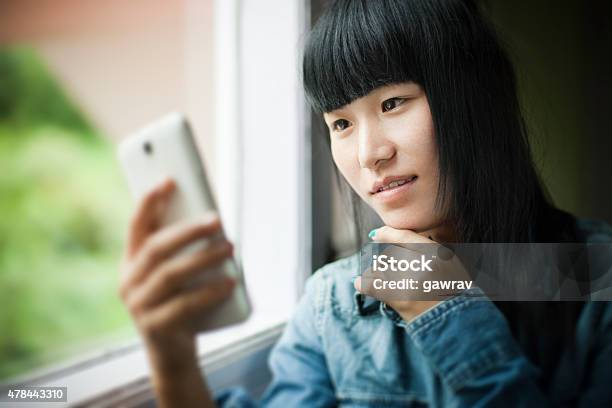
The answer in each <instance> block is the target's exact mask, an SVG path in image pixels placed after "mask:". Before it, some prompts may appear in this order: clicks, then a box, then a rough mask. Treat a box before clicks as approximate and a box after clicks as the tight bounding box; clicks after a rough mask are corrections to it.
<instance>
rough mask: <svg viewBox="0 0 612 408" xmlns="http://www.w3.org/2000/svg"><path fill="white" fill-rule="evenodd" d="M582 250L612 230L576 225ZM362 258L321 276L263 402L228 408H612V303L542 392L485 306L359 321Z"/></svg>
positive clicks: (587, 325)
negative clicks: (356, 278) (406, 318)
mask: <svg viewBox="0 0 612 408" xmlns="http://www.w3.org/2000/svg"><path fill="white" fill-rule="evenodd" d="M577 226H578V229H579V231H580V232H581V234H582V236H583V237H584V241H586V242H593V243H596V242H612V228H611V227H610V226H609V225H607V224H605V223H602V222H598V221H588V220H579V221H578V224H577ZM358 262H359V259H358V255H353V256H351V257H348V258H344V259H341V260H339V261H336V262H333V263H331V264H328V265H326V266H324V267H323V268H321V269H319V270H318V271H317V272H316V273H315V274H313V275H312V276H311V277H310V278H309V279H308V281H307V284H306V290H305V293H304V295H303V297H302V298H301V300H300V302H299V304H298V306H297V308H296V310H295V312H294V315H293V317H292V319H291V320H290V321H289V322H288V324H287V326H286V329H285V331H284V333H283V335H282V336H281V338H280V340H279V341H278V343H277V344H276V345H275V347H274V348H273V351H272V352H271V354H270V357H269V366H270V369H271V371H272V376H273V377H272V381H271V383H270V385H269V386H268V388H267V390H266V392H265V393H264V395H263V396H262V398H261V400H259V401H255V400H254V399H252V398H250V396H248V395H247V394H246V393H245V392H244V391H242V390H241V389H236V388H234V389H230V390H225V391H223V392H221V393H219V394H217V395H216V402H217V403H218V404H219V406H224V407H253V406H265V407H268V406H270V407H283V408H288V407H323V406H338V405H340V406H346V407H366V406H367V407H371V406H376V407H378V406H388V407H400V406H401V407H420V406H442V407H448V406H450V407H480V406H508V407H519V406H520V407H522V406H530V407H531V406H533V407H546V406H555V407H556V406H576V405H578V406H588V407H594V406H609V407H610V406H612V383H611V380H612V303H609V302H603V301H592V302H587V303H586V305H585V307H584V308H583V309H582V311H581V314H580V316H579V319H578V322H577V326H576V332H575V336H576V345H577V346H576V347H575V348H574V349H572V350H573V351H571V352H570V351H568V350H566V351H565V354H564V355H563V356H562V358H561V360H560V363H559V367H558V369H557V370H556V374H555V378H553V379H552V381H551V382H550V384H551V385H550V387H549V388H548V389H547V390H546V391H544V390H542V389H540V388H539V386H538V377H539V374H540V370H539V369H538V368H537V367H536V366H535V365H534V364H532V363H531V362H530V361H529V359H528V358H527V357H526V356H525V354H524V352H523V351H522V350H521V348H520V346H519V344H518V343H517V341H516V340H515V339H514V338H513V336H512V334H511V332H510V328H509V326H508V323H507V321H506V319H505V317H504V316H503V314H502V313H501V312H500V311H499V309H498V308H497V307H496V306H495V305H494V304H493V302H491V301H489V300H482V299H478V300H477V299H475V298H474V297H469V296H456V297H454V298H451V299H449V300H445V301H443V302H440V303H439V304H437V305H436V306H434V307H433V308H431V309H429V310H427V311H426V312H424V313H422V314H421V315H419V316H418V317H416V318H415V319H413V320H412V321H410V322H405V321H404V320H402V319H401V318H400V317H399V315H398V314H397V313H396V312H395V311H394V310H393V309H391V308H387V307H386V305H385V304H384V303H382V302H377V303H374V305H370V306H369V307H376V308H377V309H376V312H375V313H369V314H366V315H362V314H360V313H359V305H358V302H357V301H356V296H355V290H354V288H353V284H352V279H353V277H354V276H356V275H357V274H358Z"/></svg>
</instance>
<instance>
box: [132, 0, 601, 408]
mask: <svg viewBox="0 0 612 408" xmlns="http://www.w3.org/2000/svg"><path fill="white" fill-rule="evenodd" d="M303 76H304V78H303V79H304V86H305V89H306V93H307V95H308V97H309V100H310V102H311V104H312V106H313V108H314V109H315V110H317V111H318V112H321V113H322V114H323V118H324V120H325V122H326V124H327V126H328V128H329V141H330V147H331V151H332V156H333V159H334V162H335V164H336V167H337V169H338V170H339V172H340V174H341V175H342V179H343V180H345V181H346V182H347V183H348V185H349V186H350V189H351V191H352V193H353V194H354V197H355V198H356V201H357V202H365V203H366V204H367V205H369V206H370V207H371V208H373V209H374V210H375V211H376V212H377V213H378V215H379V216H380V217H381V219H382V220H383V222H384V224H385V225H384V226H383V227H381V228H379V229H377V230H375V231H373V233H372V234H370V236H371V239H373V240H374V241H375V242H391V243H416V242H423V243H434V242H460V243H473V242H609V241H610V240H611V239H612V228H610V227H609V226H608V225H606V224H604V223H600V222H594V221H586V220H579V219H576V218H575V217H573V216H571V215H569V214H567V213H564V212H562V211H560V210H557V209H555V208H554V207H553V206H552V204H551V203H550V202H549V200H548V199H547V196H546V194H545V192H544V189H543V187H542V185H541V183H540V181H539V179H538V176H537V174H536V171H535V170H534V165H533V163H532V159H531V155H530V149H529V145H528V140H527V135H526V132H525V126H524V123H523V120H522V117H521V112H520V108H519V103H518V100H517V91H516V83H515V77H514V72H513V69H512V66H511V64H510V62H509V60H508V58H507V56H506V54H505V53H504V51H503V50H502V48H501V47H500V45H499V41H498V40H497V38H496V36H495V34H494V32H493V31H492V29H491V28H490V27H489V25H488V24H487V23H486V22H485V21H484V20H483V18H482V17H481V15H480V13H479V11H478V9H477V7H476V5H475V4H474V3H473V2H472V1H469V0H464V1H460V0H377V1H370V0H367V1H366V0H338V1H335V2H333V3H332V4H331V5H330V7H329V9H328V10H327V11H326V13H325V14H324V15H323V16H322V17H321V18H320V20H319V21H318V22H317V24H316V26H315V28H314V29H313V31H312V33H311V35H310V37H309V40H308V42H307V45H306V48H305V52H304V61H303ZM391 183H393V184H391ZM390 184H391V185H390ZM381 187H385V188H387V187H391V188H388V189H383V190H384V191H381ZM172 190H173V184H172V182H171V181H168V182H166V183H164V184H163V185H161V186H159V187H158V188H157V189H156V190H155V191H153V192H151V193H150V194H149V195H148V196H147V197H146V198H145V199H144V200H143V201H142V203H141V204H140V207H139V209H138V210H137V211H136V213H135V215H134V218H133V223H132V225H131V228H130V238H129V244H128V248H127V250H126V257H125V261H124V263H123V276H124V279H123V283H122V285H121V295H122V297H123V299H124V301H125V303H126V304H127V306H128V308H129V310H130V312H131V314H132V316H133V318H134V320H135V322H136V324H137V326H138V328H139V330H140V332H141V334H142V336H143V339H144V342H145V345H146V348H147V350H148V354H149V358H150V361H151V367H152V372H153V382H154V385H155V389H156V392H157V395H158V398H159V402H160V404H161V405H166V406H171V405H172V406H181V407H184V406H214V405H215V404H217V405H221V406H252V405H256V404H258V403H259V404H261V405H264V406H268V405H270V406H291V407H293V406H307V407H311V406H331V405H346V406H425V405H433V406H469V407H472V406H513V407H514V406H537V407H541V406H573V405H580V406H606V405H607V406H612V392H611V391H610V387H609V385H608V382H609V374H610V370H612V369H611V368H610V367H612V308H611V307H610V306H609V305H608V303H607V302H589V303H577V302H573V303H572V302H549V303H538V302H531V303H520V302H506V303H503V302H499V303H494V302H492V301H488V300H484V301H483V300H479V301H476V300H473V299H472V298H470V297H465V296H456V297H453V298H451V299H449V300H444V301H429V302H423V301H402V302H389V303H385V302H378V303H374V304H373V305H372V304H370V305H369V306H368V307H365V308H364V307H363V305H362V304H360V302H359V301H358V300H359V296H355V294H356V293H359V290H360V289H361V288H360V280H359V279H357V280H356V281H355V282H353V279H352V278H353V277H354V276H356V275H357V274H358V259H357V258H356V256H352V257H349V258H345V259H342V260H340V261H337V262H334V263H331V264H329V265H327V266H325V267H324V268H322V269H321V270H319V271H317V272H316V273H315V274H314V275H313V276H312V277H311V278H310V279H309V281H308V283H307V287H306V291H305V294H304V296H303V297H302V299H301V301H300V303H299V305H298V306H297V310H296V312H295V314H294V316H293V318H292V319H291V321H290V322H289V323H288V325H287V327H286V329H285V332H284V335H283V336H282V338H281V339H280V340H279V342H278V344H277V345H276V346H275V348H274V350H273V352H272V354H271V356H270V367H271V369H272V372H273V380H272V383H271V384H270V386H269V388H268V390H267V391H266V393H265V395H264V396H263V398H262V400H261V401H259V402H257V403H256V402H255V401H254V400H252V399H251V398H249V396H248V395H246V394H244V393H243V392H240V391H239V390H229V391H227V392H224V393H222V394H220V395H217V396H216V398H213V397H211V395H210V393H209V392H208V390H207V387H206V382H205V379H204V378H203V377H202V373H201V372H200V370H199V368H198V366H197V363H196V355H195V346H194V344H195V343H194V330H193V328H192V326H193V325H192V324H191V322H192V321H193V319H194V317H195V316H198V315H200V314H201V313H206V311H207V310H210V308H212V307H213V306H214V305H216V304H218V303H219V302H222V301H223V300H224V299H225V298H226V297H227V296H228V295H229V293H230V292H231V287H232V282H226V281H221V282H216V283H213V284H210V285H207V286H204V287H201V288H200V289H198V290H195V291H193V292H190V293H184V292H179V291H178V290H177V288H180V287H181V285H182V282H184V281H185V280H187V279H189V278H190V277H191V276H193V275H194V274H195V273H197V272H198V271H199V270H201V269H202V268H203V267H207V266H211V265H214V264H215V263H217V262H219V261H221V260H222V259H224V258H225V257H227V256H229V255H230V253H231V245H230V244H229V243H219V244H218V245H216V246H215V247H213V248H210V249H209V250H206V251H204V252H201V253H198V254H194V255H192V256H190V257H184V258H176V257H172V254H173V253H174V252H175V251H177V250H179V249H180V248H182V247H183V246H185V245H188V244H189V243H190V242H192V241H193V240H197V239H201V238H202V237H206V236H208V235H210V234H212V233H214V232H215V231H217V230H218V229H219V227H220V224H219V219H218V218H216V217H214V216H210V217H209V218H207V219H205V220H202V222H201V223H199V224H193V223H192V224H185V225H179V226H174V227H170V228H164V229H159V228H157V226H156V220H158V219H159V217H160V214H162V213H163V211H164V203H166V202H167V200H168V198H169V196H170V195H171V194H172ZM356 221H358V220H356ZM361 238H362V239H363V238H365V233H361Z"/></svg>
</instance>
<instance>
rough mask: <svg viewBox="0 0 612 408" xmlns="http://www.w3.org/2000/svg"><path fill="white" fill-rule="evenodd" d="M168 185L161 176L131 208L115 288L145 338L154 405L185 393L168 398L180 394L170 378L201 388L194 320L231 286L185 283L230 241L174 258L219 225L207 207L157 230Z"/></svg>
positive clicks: (228, 248) (222, 281)
mask: <svg viewBox="0 0 612 408" xmlns="http://www.w3.org/2000/svg"><path fill="white" fill-rule="evenodd" d="M174 188H175V185H174V182H172V181H171V180H167V181H165V182H164V183H162V184H160V185H159V186H157V187H156V188H155V189H154V190H152V191H151V192H149V193H148V194H147V195H146V196H145V197H144V198H143V199H142V200H141V202H140V204H139V206H138V208H137V210H136V211H135V213H134V215H133V218H132V221H131V225H130V228H129V234H128V240H127V245H126V249H125V254H124V258H123V261H122V264H121V274H122V277H121V285H120V289H119V293H120V296H121V299H122V300H123V302H124V303H125V305H126V306H127V308H128V310H129V312H130V314H131V316H132V319H133V320H134V322H135V324H136V326H137V328H138V330H139V332H140V334H141V336H142V338H143V340H144V344H145V347H146V349H147V352H148V355H149V360H150V363H151V368H152V370H153V380H154V383H155V386H156V389H157V392H158V396H160V400H161V401H160V402H161V403H162V404H161V405H164V400H166V401H165V402H166V403H169V401H172V402H173V403H174V402H178V399H177V398H181V397H185V396H181V395H174V396H172V394H173V390H174V391H177V393H178V394H180V392H178V390H177V389H176V387H174V386H173V385H174V384H173V381H176V382H178V381H182V382H184V383H185V384H189V385H190V386H194V385H197V383H198V382H199V384H200V386H201V389H202V390H201V391H205V390H206V388H205V386H204V383H203V382H202V378H201V375H200V373H199V367H198V364H197V359H196V343H195V335H196V333H197V321H198V319H201V317H202V316H203V315H205V314H206V313H207V312H210V311H211V309H213V308H214V307H215V306H217V305H219V304H220V303H222V302H223V301H224V300H226V299H227V298H228V297H229V295H230V294H231V292H232V289H233V286H234V282H233V281H232V280H230V279H229V278H219V279H216V280H213V281H211V282H207V283H206V284H200V285H198V286H196V287H194V288H191V289H189V290H187V289H186V286H187V285H188V283H189V282H190V281H192V280H193V278H194V277H196V276H198V275H199V274H201V273H202V272H204V273H205V270H206V269H208V268H210V267H214V266H216V265H218V264H220V263H221V262H222V261H224V260H225V259H226V258H228V257H229V256H231V254H232V245H231V244H230V243H229V242H227V241H215V242H214V243H212V244H211V245H209V246H207V247H206V248H205V249H201V250H199V251H197V252H191V253H188V254H182V255H178V256H175V255H176V254H177V253H178V252H180V250H181V249H184V248H185V247H186V246H187V245H189V244H192V243H194V242H197V241H199V240H204V239H206V238H211V237H212V236H214V235H215V234H216V233H218V232H219V231H220V230H221V223H220V220H219V217H218V216H216V215H215V214H212V213H211V214H207V216H206V217H203V218H202V220H201V221H199V222H188V223H183V224H175V225H172V226H169V227H166V228H161V227H160V222H161V220H162V219H163V215H164V213H165V210H166V208H167V206H168V202H169V199H170V197H171V195H172V192H173V191H174ZM176 385H178V384H176ZM204 394H205V395H204ZM204 394H201V395H199V397H202V396H206V397H207V395H208V394H207V392H205V393H204ZM190 395H192V396H194V397H198V392H196V391H195V390H193V389H192V391H191V394H190ZM166 397H167V398H166ZM197 401H198V402H200V403H201V402H202V399H199V400H197ZM182 402H183V403H185V404H189V401H185V400H182ZM191 402H195V400H194V401H191Z"/></svg>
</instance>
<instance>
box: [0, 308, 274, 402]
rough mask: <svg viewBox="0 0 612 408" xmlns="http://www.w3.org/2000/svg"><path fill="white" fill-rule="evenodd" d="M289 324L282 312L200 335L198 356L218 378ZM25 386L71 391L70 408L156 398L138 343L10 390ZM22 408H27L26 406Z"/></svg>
mask: <svg viewBox="0 0 612 408" xmlns="http://www.w3.org/2000/svg"><path fill="white" fill-rule="evenodd" d="M285 321H286V317H285V316H280V314H278V313H275V314H274V315H271V314H268V315H266V314H263V315H262V314H261V313H258V314H256V315H253V316H252V317H251V318H250V319H249V320H247V321H246V322H245V323H243V324H240V325H237V326H234V327H230V328H227V329H222V330H218V331H215V332H212V333H207V334H203V335H200V336H199V337H198V355H199V358H200V362H201V364H202V366H203V368H204V369H205V371H206V373H208V374H214V372H216V371H218V370H220V369H222V368H223V367H224V366H228V365H230V364H234V363H236V362H237V361H239V360H241V359H245V358H248V356H249V355H250V354H251V353H254V352H256V351H258V350H260V349H261V348H262V347H269V346H270V345H271V344H272V343H274V342H275V341H276V340H277V339H278V337H279V335H280V333H281V332H282V329H283V327H284V322H285ZM247 374H252V373H246V372H243V373H241V372H235V373H232V376H231V377H233V379H232V378H230V377H228V376H227V375H224V376H222V378H215V381H213V383H209V386H210V388H211V389H212V390H213V391H215V390H220V389H222V388H225V387H229V386H234V385H241V384H240V379H241V378H246V377H245V376H246V375H247ZM232 380H234V381H232ZM235 381H238V383H236V382H235ZM24 385H27V386H49V387H67V396H68V402H67V404H69V405H85V406H89V405H95V406H110V405H116V404H122V405H127V406H132V403H129V404H125V402H127V401H130V400H131V401H134V399H135V398H140V399H142V398H146V399H149V400H150V398H151V397H152V390H151V386H150V383H149V365H148V362H147V359H146V355H145V351H144V350H143V348H142V346H141V345H140V342H139V341H138V342H134V343H132V344H129V345H127V346H124V347H120V348H117V349H113V350H110V351H108V352H106V353H102V354H101V355H97V356H95V357H90V358H88V359H85V360H81V361H76V362H75V363H72V364H71V365H68V366H63V367H58V368H56V369H52V370H48V371H47V372H46V373H44V374H39V375H36V376H35V377H32V378H29V379H27V378H26V379H24V380H22V381H19V382H18V383H16V384H12V385H11V388H18V386H24ZM0 388H4V387H0ZM2 405H3V403H0V406H2ZM65 405H66V403H50V404H49V405H48V406H50V407H52V406H65ZM23 406H24V408H25V406H26V405H23Z"/></svg>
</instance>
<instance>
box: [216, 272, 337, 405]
mask: <svg viewBox="0 0 612 408" xmlns="http://www.w3.org/2000/svg"><path fill="white" fill-rule="evenodd" d="M325 284H326V282H325V280H324V279H323V278H322V276H321V274H320V273H319V272H317V273H316V274H314V275H313V276H311V277H310V278H309V279H308V281H307V282H306V288H305V292H304V295H303V296H302V298H301V299H300V302H299V303H298V305H297V307H296V310H295V311H294V314H293V317H292V318H291V319H290V321H289V322H288V323H287V326H286V327H285V330H284V332H283V334H282V336H281V338H280V339H279V341H278V342H277V343H276V345H275V346H274V348H273V349H272V351H271V353H270V357H269V367H270V370H271V373H272V380H271V383H270V385H269V386H268V388H267V389H266V391H265V392H264V394H263V396H262V398H261V400H260V401H255V400H254V399H252V398H250V397H249V396H248V395H247V394H246V393H245V392H244V390H242V389H240V388H234V389H228V390H224V391H223V392H221V393H219V394H217V395H216V396H215V397H216V398H215V400H216V402H217V404H218V406H220V407H249V408H250V407H256V406H257V407H282V408H287V407H294V406H305V407H310V406H312V407H327V406H336V405H337V403H336V398H335V393H334V388H333V385H332V382H331V379H330V377H329V370H328V368H327V363H326V360H325V355H324V353H323V349H322V343H321V336H320V333H321V330H320V324H321V319H322V318H323V306H324V305H323V303H324V301H325V297H326V296H327V295H326V291H325Z"/></svg>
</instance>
